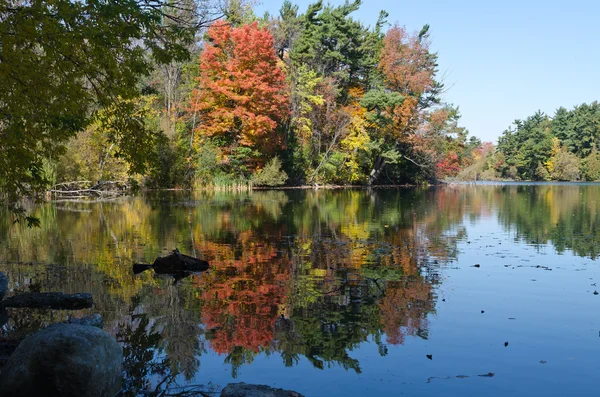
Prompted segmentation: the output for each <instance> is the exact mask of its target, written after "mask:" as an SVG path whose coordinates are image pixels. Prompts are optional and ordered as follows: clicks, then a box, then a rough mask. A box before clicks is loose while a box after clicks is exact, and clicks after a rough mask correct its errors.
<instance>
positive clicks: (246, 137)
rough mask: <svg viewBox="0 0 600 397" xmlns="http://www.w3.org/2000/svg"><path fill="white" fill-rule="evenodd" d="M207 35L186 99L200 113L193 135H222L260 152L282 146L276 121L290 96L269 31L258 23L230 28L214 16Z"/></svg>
mask: <svg viewBox="0 0 600 397" xmlns="http://www.w3.org/2000/svg"><path fill="white" fill-rule="evenodd" d="M208 37H209V41H208V42H207V44H206V47H205V49H204V51H203V52H202V55H201V56H200V76H199V77H198V78H197V82H198V87H197V88H196V89H195V90H194V91H193V93H192V98H191V101H190V112H192V113H197V114H199V115H200V123H199V124H198V125H197V127H196V131H195V135H196V137H198V140H199V141H200V140H201V139H202V138H204V137H216V136H221V137H224V138H225V139H226V140H227V141H228V142H229V144H230V146H231V147H234V146H236V145H243V146H247V147H251V148H254V149H256V150H257V151H258V152H259V153H261V154H263V155H265V154H270V153H272V152H273V151H274V150H276V149H277V148H280V147H282V145H283V140H282V136H281V135H280V134H278V133H277V125H278V123H279V122H280V121H282V119H284V118H285V117H286V116H287V115H288V113H289V100H288V97H287V95H286V91H285V84H286V83H285V77H284V74H283V72H282V71H281V69H280V68H279V66H278V59H277V57H276V55H275V50H274V47H273V36H272V35H271V33H270V32H269V31H268V30H267V29H266V28H265V29H262V28H260V27H259V26H258V24H257V23H252V24H249V25H244V26H241V27H238V28H233V27H231V25H230V24H228V23H226V22H223V21H219V22H216V23H215V24H213V25H212V27H211V28H210V29H209V30H208ZM197 143H199V142H197Z"/></svg>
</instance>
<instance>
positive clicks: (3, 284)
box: [0, 272, 8, 301]
mask: <svg viewBox="0 0 600 397" xmlns="http://www.w3.org/2000/svg"><path fill="white" fill-rule="evenodd" d="M7 290H8V278H7V277H6V274H4V273H2V272H0V301H1V300H2V299H3V298H4V295H6V291H7Z"/></svg>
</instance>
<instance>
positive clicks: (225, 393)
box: [221, 382, 304, 397]
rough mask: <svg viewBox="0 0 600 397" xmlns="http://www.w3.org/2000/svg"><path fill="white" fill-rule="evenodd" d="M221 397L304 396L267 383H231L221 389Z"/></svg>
mask: <svg viewBox="0 0 600 397" xmlns="http://www.w3.org/2000/svg"><path fill="white" fill-rule="evenodd" d="M221 397H304V396H303V395H302V394H300V393H297V392H295V391H291V390H283V389H274V388H272V387H269V386H266V385H250V384H247V383H243V382H242V383H230V384H228V385H227V386H225V388H224V389H223V390H222V391H221Z"/></svg>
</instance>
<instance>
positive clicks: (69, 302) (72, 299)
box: [0, 292, 93, 310]
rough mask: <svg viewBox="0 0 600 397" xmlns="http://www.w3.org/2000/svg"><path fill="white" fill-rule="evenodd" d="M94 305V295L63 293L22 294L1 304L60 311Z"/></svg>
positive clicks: (0, 304) (0, 303)
mask: <svg viewBox="0 0 600 397" xmlns="http://www.w3.org/2000/svg"><path fill="white" fill-rule="evenodd" d="M92 304H93V301H92V294H63V293H61V292H40V293H37V292H36V293H27V294H20V295H15V296H12V297H10V298H8V299H5V300H3V301H2V302H0V306H4V307H28V308H32V309H59V310H79V309H87V308H90V307H92Z"/></svg>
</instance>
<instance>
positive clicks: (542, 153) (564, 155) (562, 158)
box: [459, 101, 600, 181]
mask: <svg viewBox="0 0 600 397" xmlns="http://www.w3.org/2000/svg"><path fill="white" fill-rule="evenodd" d="M599 145H600V104H599V103H598V102H597V101H595V102H593V103H591V104H586V103H584V104H581V105H578V106H575V107H574V108H573V109H572V110H567V109H565V108H564V107H560V108H559V109H558V110H556V112H555V114H554V116H553V117H550V116H548V115H546V114H544V113H542V112H541V111H538V112H536V113H535V114H534V115H533V116H530V117H528V118H526V119H525V120H516V121H515V122H514V123H513V125H512V126H511V127H510V128H508V129H507V130H506V131H504V133H503V134H502V136H501V137H500V138H499V139H498V145H497V147H496V150H492V149H491V148H490V149H489V150H487V151H486V153H487V155H486V156H485V158H481V159H479V161H478V162H475V163H473V164H472V165H471V166H469V167H467V168H466V169H464V170H463V171H462V172H461V173H460V175H459V178H460V179H466V180H498V179H509V180H526V181H598V180H600V153H598V149H597V148H598V146H599Z"/></svg>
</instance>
